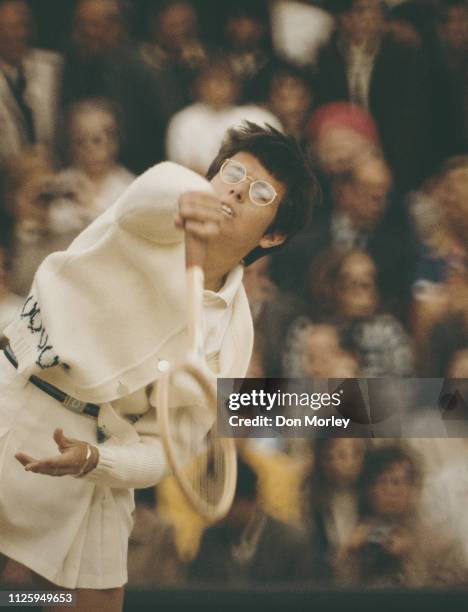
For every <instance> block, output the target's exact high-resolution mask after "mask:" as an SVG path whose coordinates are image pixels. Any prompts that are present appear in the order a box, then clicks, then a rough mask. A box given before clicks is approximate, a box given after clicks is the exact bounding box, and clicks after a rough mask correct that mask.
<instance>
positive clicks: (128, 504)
mask: <svg viewBox="0 0 468 612" xmlns="http://www.w3.org/2000/svg"><path fill="white" fill-rule="evenodd" d="M207 179H208V180H205V179H204V178H202V177H200V176H198V175H196V174H194V173H193V172H192V171H190V170H187V169H185V168H182V167H181V166H177V165H175V164H172V163H169V162H164V163H162V164H158V165H156V166H154V167H153V168H151V169H149V170H148V171H146V172H145V173H144V174H143V175H142V176H140V177H139V178H137V179H136V180H135V182H134V183H133V184H132V185H131V186H130V187H129V188H128V190H127V191H126V192H125V193H124V194H123V195H122V197H121V198H120V199H119V200H118V201H117V202H116V203H115V204H114V205H113V206H112V207H111V208H110V209H108V210H107V211H106V212H105V213H104V214H103V215H102V216H101V217H100V218H98V219H97V220H96V221H95V222H94V223H93V224H92V225H91V226H89V227H88V228H87V229H86V230H85V231H84V232H83V233H82V234H81V235H80V236H78V238H77V239H76V240H75V241H74V242H73V243H72V244H71V246H70V247H69V249H68V250H67V251H65V252H59V253H54V254H52V255H50V256H49V257H48V258H47V259H46V260H45V261H44V262H43V264H42V265H41V266H40V267H39V269H38V271H37V273H36V276H35V279H34V282H33V285H32V288H31V292H30V294H29V296H28V298H27V299H26V301H25V303H24V305H23V307H22V309H21V311H20V312H19V314H18V315H17V317H16V318H15V320H14V321H13V323H12V324H11V325H10V326H9V327H8V328H7V329H6V330H5V332H4V333H5V336H6V337H7V339H8V341H9V344H8V346H7V348H6V349H5V352H4V355H1V356H0V393H1V396H0V566H1V564H2V563H5V561H6V560H7V559H8V558H10V559H14V560H15V561H17V562H19V563H20V564H23V565H25V566H26V567H28V568H30V569H31V570H32V571H33V572H34V573H35V575H36V576H37V577H38V580H41V581H42V586H44V585H47V584H48V585H49V586H51V587H52V585H54V586H59V587H64V588H67V589H76V590H77V599H78V607H77V610H112V611H113V610H120V609H121V607H122V601H123V588H122V586H123V585H124V583H125V582H126V580H127V570H126V564H127V543H128V538H129V535H130V532H131V529H132V510H133V508H134V502H133V488H138V487H148V486H152V485H154V484H156V483H157V482H158V481H159V480H160V479H161V478H162V477H163V476H165V475H166V474H167V471H168V467H167V461H166V458H165V454H164V451H163V448H162V445H161V440H160V437H159V432H158V425H157V419H156V412H155V408H154V403H155V402H154V398H155V391H154V389H155V387H156V386H157V379H158V376H159V375H160V374H161V373H162V372H163V371H164V370H165V369H166V368H167V367H169V366H170V364H171V363H172V362H173V361H174V360H176V359H179V358H180V352H181V350H182V348H181V347H183V346H185V344H186V337H185V336H186V327H187V315H186V309H185V300H186V294H185V291H186V289H185V283H184V279H185V255H184V236H185V235H187V234H190V235H191V236H192V237H195V238H197V239H199V240H201V241H203V242H204V244H205V250H206V255H205V259H204V265H203V268H204V273H205V286H204V294H203V314H204V330H203V334H204V347H205V356H206V360H207V362H208V365H209V368H210V370H211V371H212V372H213V376H223V377H242V376H243V375H244V374H245V372H246V369H247V366H248V363H249V359H250V354H251V348H252V337H253V332H252V322H251V318H250V312H249V309H248V304H247V299H246V296H245V293H244V289H243V287H242V270H243V264H244V262H247V263H248V262H250V261H253V260H255V259H256V258H258V257H260V256H261V255H263V254H264V253H268V252H270V251H271V249H272V248H275V247H278V246H279V245H280V244H281V243H283V242H284V241H285V240H286V239H287V238H288V237H290V236H291V235H292V234H293V233H295V232H296V231H297V230H298V229H300V228H301V227H303V225H304V223H305V218H306V214H307V211H308V210H309V209H310V206H311V204H312V200H313V197H314V195H315V194H314V193H313V191H312V190H313V188H314V179H313V176H312V174H311V172H310V170H309V168H308V165H307V163H306V161H305V160H304V158H303V156H302V154H301V152H300V150H299V148H298V147H297V145H296V144H295V142H294V141H293V140H292V139H291V138H289V137H288V136H285V135H283V134H281V133H280V132H278V131H276V130H274V129H272V128H270V127H267V128H261V127H259V126H257V125H254V124H246V125H245V126H243V127H241V128H237V129H234V130H231V131H230V132H229V133H228V137H227V139H226V141H225V143H224V145H223V146H222V148H221V150H220V152H219V154H218V156H217V157H216V159H215V160H214V161H213V163H212V165H211V167H210V169H209V172H208V176H207ZM311 188H312V190H311ZM311 198H312V200H311ZM199 416H200V422H201V423H202V424H203V422H204V419H205V417H206V415H203V411H202V410H200V415H199ZM202 426H203V425H202ZM54 609H57V608H54Z"/></svg>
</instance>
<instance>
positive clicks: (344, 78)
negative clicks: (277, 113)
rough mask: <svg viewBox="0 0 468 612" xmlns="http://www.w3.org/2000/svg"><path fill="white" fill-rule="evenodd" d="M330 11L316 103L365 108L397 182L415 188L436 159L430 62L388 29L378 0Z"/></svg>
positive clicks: (347, 1) (348, 1)
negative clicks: (332, 26) (330, 30)
mask: <svg viewBox="0 0 468 612" xmlns="http://www.w3.org/2000/svg"><path fill="white" fill-rule="evenodd" d="M334 10H335V12H336V23H337V31H336V33H335V34H333V35H332V37H331V39H330V41H329V43H328V44H327V45H325V46H324V47H323V49H322V51H321V52H320V54H319V57H318V61H317V67H316V72H317V74H316V76H317V82H316V87H317V90H316V92H317V101H318V103H319V104H323V103H326V102H332V101H339V100H348V101H351V102H353V103H354V104H357V105H358V106H362V107H363V108H368V109H369V111H370V113H371V114H372V116H373V117H374V118H375V121H376V123H377V125H378V128H379V133H380V139H381V142H382V148H383V151H384V155H385V157H386V159H387V161H388V163H389V164H390V167H391V168H392V172H393V173H394V176H395V184H396V186H397V187H398V189H401V190H403V191H404V190H407V189H410V188H414V187H415V186H417V185H418V184H419V183H420V182H421V180H422V179H423V178H425V177H426V176H428V174H429V173H430V172H431V171H432V169H433V167H434V163H436V161H437V151H436V148H435V141H434V133H433V127H432V126H433V115H432V108H431V95H432V91H433V82H432V80H431V73H430V64H429V62H428V60H427V58H426V57H425V55H424V53H423V52H422V50H421V49H420V48H418V47H415V46H414V45H413V44H405V43H402V42H400V41H398V40H396V39H395V37H394V36H393V35H392V34H391V33H390V32H387V23H386V12H385V8H384V3H383V2H382V1H381V0H339V1H338V2H335V3H334Z"/></svg>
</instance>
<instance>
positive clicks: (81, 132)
mask: <svg viewBox="0 0 468 612" xmlns="http://www.w3.org/2000/svg"><path fill="white" fill-rule="evenodd" d="M68 123H69V125H68V139H69V143H68V144H69V157H70V162H71V168H72V169H75V170H77V171H79V172H82V173H83V174H84V175H85V177H86V179H87V180H88V181H89V182H90V184H91V188H92V191H93V198H92V207H90V210H89V212H90V215H91V216H92V217H97V216H98V215H99V214H101V213H102V212H104V211H105V210H106V209H107V208H108V207H109V206H110V205H111V204H113V203H114V202H115V201H116V200H117V198H118V197H119V196H120V195H121V194H122V193H123V192H124V191H125V189H126V188H127V187H128V186H129V185H130V183H131V182H132V181H133V179H134V178H135V176H134V175H133V174H132V173H131V172H129V171H128V170H127V169H126V168H125V167H124V166H122V165H120V164H119V163H118V162H117V158H118V154H119V147H120V126H119V122H118V115H117V109H116V108H115V107H114V106H113V105H112V103H111V102H109V101H107V100H82V101H81V102H77V103H76V104H75V105H73V106H72V107H71V109H70V112H69V117H68Z"/></svg>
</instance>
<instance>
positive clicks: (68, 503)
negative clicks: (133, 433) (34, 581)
mask: <svg viewBox="0 0 468 612" xmlns="http://www.w3.org/2000/svg"><path fill="white" fill-rule="evenodd" d="M57 427H60V428H62V429H63V431H64V433H65V435H66V436H69V437H72V438H77V439H79V440H84V441H87V442H90V443H92V444H96V420H95V419H93V418H91V417H86V416H81V415H77V414H75V413H73V412H71V411H70V410H67V409H66V408H64V407H63V406H62V405H61V404H60V403H59V402H57V401H56V400H54V399H53V398H51V397H50V396H48V395H47V394H46V393H44V392H43V391H40V390H39V389H37V388H36V387H35V386H34V385H32V384H31V383H29V382H28V381H27V379H26V378H24V377H23V376H21V375H18V374H17V372H16V370H15V369H14V368H13V366H11V364H10V363H9V362H8V361H7V359H6V358H5V356H4V354H3V352H1V351H0V553H2V554H4V555H6V556H7V557H10V558H12V559H14V560H16V561H18V562H20V563H22V564H24V565H26V566H27V567H29V568H30V569H32V570H33V571H34V572H36V573H37V574H39V575H41V576H43V577H44V578H46V579H47V580H49V581H51V582H53V583H55V584H57V585H59V586H62V587H65V588H71V589H72V588H90V589H106V588H113V587H118V586H122V585H123V584H125V582H126V581H127V549H128V538H129V536H130V532H131V530H132V527H133V519H132V511H133V509H134V501H133V490H131V489H111V488H110V487H106V486H100V485H97V484H95V483H92V482H88V481H87V480H86V479H85V478H74V477H73V476H63V477H51V476H45V475H41V474H34V473H32V472H26V471H25V470H24V467H23V466H22V465H21V464H20V463H19V462H18V461H17V460H16V459H15V457H14V455H15V453H17V452H18V451H23V452H25V453H28V454H29V455H31V456H32V457H34V458H45V457H50V456H54V455H56V454H57V453H58V449H57V445H56V444H55V442H54V440H53V437H52V435H53V432H54V430H55V429H56V428H57Z"/></svg>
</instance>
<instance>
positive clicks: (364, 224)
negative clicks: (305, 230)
mask: <svg viewBox="0 0 468 612" xmlns="http://www.w3.org/2000/svg"><path fill="white" fill-rule="evenodd" d="M390 185H391V177H390V173H389V171H388V168H387V166H386V164H385V162H384V161H383V160H381V159H379V158H377V157H376V158H374V159H365V160H363V161H362V162H358V165H357V167H356V169H355V171H354V174H353V178H352V179H351V180H349V181H346V182H344V183H343V184H342V185H341V189H339V192H338V198H337V202H336V204H337V206H338V208H339V209H340V210H341V211H342V212H345V213H346V214H347V215H348V216H349V218H350V219H351V221H352V222H353V223H354V224H355V225H356V226H357V227H358V228H361V229H363V230H372V229H373V228H374V227H375V226H376V224H377V223H378V222H379V221H380V219H381V218H382V216H383V214H384V212H385V209H386V207H387V196H388V192H389V190H390Z"/></svg>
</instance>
